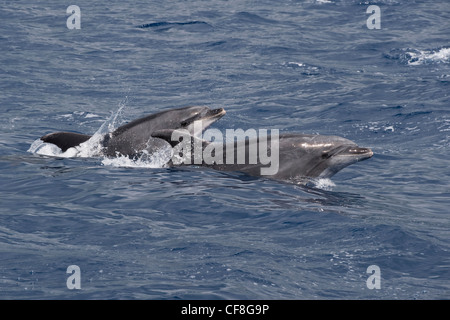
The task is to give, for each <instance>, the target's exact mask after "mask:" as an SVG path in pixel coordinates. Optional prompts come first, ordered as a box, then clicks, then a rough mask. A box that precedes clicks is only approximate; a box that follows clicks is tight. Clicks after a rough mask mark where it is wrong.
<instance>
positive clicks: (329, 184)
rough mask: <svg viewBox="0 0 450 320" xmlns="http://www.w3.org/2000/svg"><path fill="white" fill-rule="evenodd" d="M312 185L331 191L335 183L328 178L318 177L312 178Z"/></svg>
mask: <svg viewBox="0 0 450 320" xmlns="http://www.w3.org/2000/svg"><path fill="white" fill-rule="evenodd" d="M314 186H315V187H316V188H318V189H322V190H327V191H331V190H332V189H333V187H336V184H335V183H334V182H333V181H331V180H330V179H329V178H319V179H316V180H314Z"/></svg>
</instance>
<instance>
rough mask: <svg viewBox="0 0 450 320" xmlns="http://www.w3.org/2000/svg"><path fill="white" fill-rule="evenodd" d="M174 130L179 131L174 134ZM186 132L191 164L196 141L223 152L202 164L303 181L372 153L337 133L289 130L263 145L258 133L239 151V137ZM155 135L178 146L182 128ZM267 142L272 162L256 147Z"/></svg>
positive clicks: (203, 145) (202, 145) (273, 177)
mask: <svg viewBox="0 0 450 320" xmlns="http://www.w3.org/2000/svg"><path fill="white" fill-rule="evenodd" d="M174 133H178V134H175V135H174ZM187 135H188V139H189V137H190V144H191V147H190V148H191V150H190V152H189V153H186V154H187V157H191V158H190V159H185V160H189V161H185V160H183V161H185V162H187V163H189V164H191V163H195V162H194V157H195V154H194V153H195V150H194V145H195V143H196V142H197V144H200V145H201V148H202V149H203V150H204V151H205V150H206V149H207V148H208V149H209V150H210V151H211V150H213V153H217V152H218V153H219V154H221V155H222V156H221V157H220V158H219V161H217V160H216V162H213V163H211V162H209V163H208V162H207V161H205V159H204V158H203V159H201V161H202V162H201V165H202V166H206V167H210V168H213V169H215V170H220V171H240V172H244V173H246V174H249V175H252V176H265V177H267V178H272V179H277V180H285V181H297V182H302V181H307V180H309V179H310V178H330V177H332V176H333V175H335V174H336V173H337V172H339V171H340V170H342V169H343V168H345V167H347V166H349V165H351V164H353V163H355V162H358V161H362V160H366V159H369V158H370V157H372V156H373V152H372V150H371V149H369V148H361V147H359V146H358V145H357V144H356V143H355V142H353V141H351V140H348V139H345V138H342V137H338V136H325V135H310V134H300V133H286V134H280V135H277V136H276V137H273V136H268V137H265V138H264V142H263V144H262V145H261V143H260V142H261V141H260V138H261V137H257V138H254V139H246V140H245V147H244V149H240V151H239V149H238V143H237V141H234V142H229V143H227V144H220V143H216V145H215V146H214V143H209V142H208V141H204V140H201V139H200V138H199V137H198V136H192V135H190V134H189V133H187ZM153 136H154V137H158V138H161V139H165V140H166V141H167V142H169V143H170V144H171V145H172V147H176V146H177V145H179V143H180V140H179V139H174V137H175V136H176V137H180V136H182V131H181V130H171V129H166V130H159V131H156V132H154V133H153ZM184 139H186V135H185V136H184V137H183V139H181V141H182V140H184ZM275 139H276V141H275ZM269 141H270V143H269ZM274 142H275V143H274ZM264 144H266V147H265V148H266V149H265V151H264V152H265V153H267V154H269V153H270V154H272V156H273V155H274V154H276V158H273V157H272V160H271V162H272V163H270V164H269V165H268V163H267V158H266V157H264V158H266V159H265V160H264V161H263V159H261V156H262V154H261V152H259V151H258V152H257V151H256V150H258V149H259V148H261V147H262V146H264ZM275 148H276V149H275ZM229 150H231V151H232V154H233V157H232V158H231V161H229V160H230V159H227V152H229ZM252 150H254V151H253V152H254V153H255V154H256V156H255V160H253V161H252V160H250V153H251V152H252ZM239 152H245V156H244V161H241V162H239V161H238V159H237V157H238V153H239ZM264 156H265V155H264ZM219 162H220V163H219ZM273 162H276V163H273ZM197 163H198V162H197ZM181 164H183V163H181ZM268 166H269V167H271V168H270V169H271V170H267V169H268ZM273 168H275V170H273ZM264 170H266V171H264ZM264 172H266V173H264Z"/></svg>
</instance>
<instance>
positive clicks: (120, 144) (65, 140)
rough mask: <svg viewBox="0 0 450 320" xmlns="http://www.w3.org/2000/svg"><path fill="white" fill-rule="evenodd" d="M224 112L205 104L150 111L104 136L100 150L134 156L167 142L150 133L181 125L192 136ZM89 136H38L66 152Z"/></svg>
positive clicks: (73, 134) (63, 134) (155, 148)
mask: <svg viewBox="0 0 450 320" xmlns="http://www.w3.org/2000/svg"><path fill="white" fill-rule="evenodd" d="M224 115H225V110H224V109H223V108H219V109H210V108H208V107H206V106H192V107H184V108H178V109H171V110H165V111H161V112H158V113H155V114H151V115H148V116H146V117H144V118H140V119H137V120H134V121H131V122H129V123H127V124H125V125H123V126H121V127H119V128H117V129H116V130H115V131H113V132H111V133H108V134H106V135H104V137H103V139H102V141H101V143H102V146H103V153H104V155H106V156H108V157H115V156H118V155H123V156H129V157H131V158H133V157H135V156H137V155H139V154H140V153H141V152H142V151H143V150H147V151H148V152H153V151H155V150H157V149H158V147H161V146H162V145H164V144H166V142H165V141H162V140H161V139H157V138H152V133H153V132H155V131H157V130H161V129H179V128H183V129H186V130H188V131H189V133H190V134H192V135H193V136H194V137H195V136H199V135H200V134H201V133H202V131H203V130H205V129H206V128H207V127H208V126H210V125H211V124H212V123H213V122H215V121H217V120H218V119H220V118H221V117H222V116H224ZM198 120H201V121H202V124H203V128H201V129H200V130H199V129H198V127H194V125H193V124H194V122H195V121H198ZM195 130H197V131H195ZM91 137H92V136H90V135H86V134H80V133H73V132H55V133H50V134H47V135H45V136H43V137H41V138H40V139H41V140H42V141H44V142H46V143H52V144H54V145H56V146H58V147H59V148H60V149H61V150H62V151H63V152H65V151H67V149H69V148H71V147H76V146H79V145H80V144H81V143H83V142H86V141H88V140H89V139H90V138H91Z"/></svg>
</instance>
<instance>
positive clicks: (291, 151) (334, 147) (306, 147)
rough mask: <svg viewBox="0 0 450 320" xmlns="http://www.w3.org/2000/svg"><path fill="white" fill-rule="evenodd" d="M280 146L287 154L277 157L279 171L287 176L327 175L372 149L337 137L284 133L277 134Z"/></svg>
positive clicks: (332, 173) (314, 176) (370, 154)
mask: <svg viewBox="0 0 450 320" xmlns="http://www.w3.org/2000/svg"><path fill="white" fill-rule="evenodd" d="M280 148H284V149H285V152H284V153H285V154H286V156H285V157H284V159H283V160H280V170H281V172H280V173H281V174H283V175H284V176H285V177H289V178H290V179H301V178H305V177H308V178H330V177H332V176H333V175H334V174H336V173H337V172H339V171H340V170H342V169H343V168H345V167H347V166H349V165H351V164H353V163H355V162H358V161H362V160H365V159H369V158H370V157H372V156H373V152H372V150H371V149H369V148H360V147H359V146H358V145H357V144H356V143H354V142H353V141H351V140H348V139H345V138H342V137H338V136H323V135H306V134H287V135H285V136H283V137H280ZM282 156H283V152H282V150H281V149H280V157H282ZM287 158H289V159H287ZM283 162H284V163H285V166H284V167H283Z"/></svg>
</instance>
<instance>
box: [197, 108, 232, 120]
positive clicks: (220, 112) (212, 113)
mask: <svg viewBox="0 0 450 320" xmlns="http://www.w3.org/2000/svg"><path fill="white" fill-rule="evenodd" d="M225 113H227V112H226V111H225V109H224V108H218V109H213V110H208V112H207V113H206V115H203V116H201V119H202V120H206V119H217V120H218V119H219V118H222V117H223V116H224V115H225Z"/></svg>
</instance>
